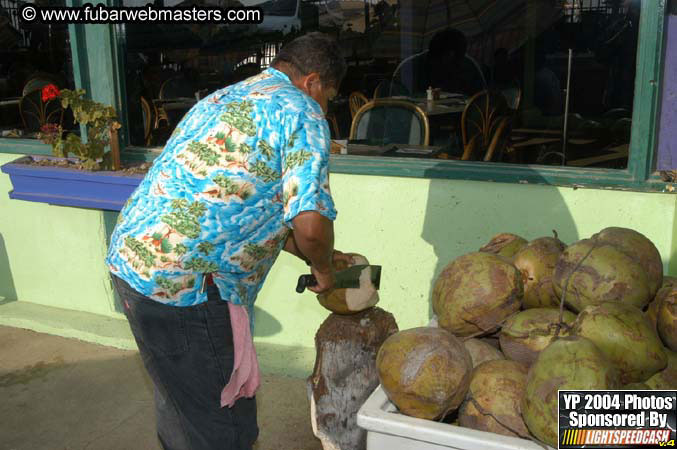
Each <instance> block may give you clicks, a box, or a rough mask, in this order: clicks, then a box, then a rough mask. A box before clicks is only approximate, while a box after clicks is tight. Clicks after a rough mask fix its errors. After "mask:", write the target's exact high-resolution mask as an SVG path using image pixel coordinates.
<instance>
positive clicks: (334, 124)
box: [326, 112, 341, 139]
mask: <svg viewBox="0 0 677 450" xmlns="http://www.w3.org/2000/svg"><path fill="white" fill-rule="evenodd" d="M326 119H327V122H328V123H329V127H330V129H331V131H332V132H333V134H334V135H333V138H334V139H341V130H340V129H339V125H338V120H336V114H334V113H333V112H329V113H327V116H326Z"/></svg>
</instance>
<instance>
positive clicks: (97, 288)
mask: <svg viewBox="0 0 677 450" xmlns="http://www.w3.org/2000/svg"><path fill="white" fill-rule="evenodd" d="M18 156H19V155H10V154H0V164H4V163H6V162H9V161H12V160H13V159H16V158H17V157H18ZM11 189H12V187H11V184H10V181H9V177H8V176H7V175H5V174H2V175H0V211H2V214H1V215H0V241H1V242H4V246H2V244H0V296H2V297H6V298H8V299H20V300H22V301H29V302H33V303H38V304H41V305H47V306H56V307H61V308H67V309H74V310H79V311H86V312H91V313H96V314H107V315H110V314H111V307H112V299H113V297H112V295H111V288H110V283H109V282H107V281H106V267H105V265H104V264H103V258H104V255H105V253H104V251H105V249H104V247H103V246H102V245H101V243H102V241H103V239H104V228H103V221H102V216H101V212H100V211H96V210H88V209H78V208H67V207H61V206H51V205H47V204H44V203H33V202H25V201H18V200H10V199H9V197H8V196H7V192H9V191H10V190H11ZM3 247H4V252H3ZM3 253H4V254H3Z"/></svg>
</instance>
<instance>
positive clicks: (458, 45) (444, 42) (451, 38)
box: [428, 28, 468, 58]
mask: <svg viewBox="0 0 677 450" xmlns="http://www.w3.org/2000/svg"><path fill="white" fill-rule="evenodd" d="M467 50H468V40H467V39H466V37H465V34H463V32H461V31H459V30H457V29H455V28H447V29H445V30H442V31H440V32H439V33H437V34H435V36H433V38H432V39H431V40H430V45H429V46H428V52H429V53H430V54H431V55H432V56H440V55H443V54H444V53H446V52H453V53H454V57H455V58H463V57H464V56H465V52H466V51H467Z"/></svg>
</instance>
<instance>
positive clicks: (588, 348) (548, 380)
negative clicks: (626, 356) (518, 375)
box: [522, 336, 619, 448]
mask: <svg viewBox="0 0 677 450" xmlns="http://www.w3.org/2000/svg"><path fill="white" fill-rule="evenodd" d="M618 386H619V383H618V375H617V372H616V369H615V368H614V366H613V364H612V363H611V361H609V359H608V358H607V357H606V356H605V355H604V353H602V351H601V350H600V349H599V348H597V346H596V345H595V344H594V343H593V342H592V341H591V340H589V339H586V338H584V337H581V336H567V337H563V338H560V339H557V340H556V341H555V342H553V343H552V344H550V345H549V346H548V347H546V348H545V350H543V351H542V352H541V353H540V354H539V355H538V358H537V359H536V362H534V364H533V365H532V366H531V368H530V369H529V375H528V377H527V389H526V394H525V395H524V397H523V398H522V417H523V418H524V422H525V423H526V424H527V427H528V428H529V431H530V432H531V434H533V435H534V436H535V437H536V438H537V439H539V440H541V441H543V442H545V443H547V444H548V445H551V446H552V447H554V448H557V430H558V418H559V411H558V409H557V398H558V395H557V390H558V389H563V390H567V389H570V390H586V389H591V390H607V389H616V388H617V387H618Z"/></svg>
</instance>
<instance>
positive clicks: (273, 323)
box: [254, 305, 282, 338]
mask: <svg viewBox="0 0 677 450" xmlns="http://www.w3.org/2000/svg"><path fill="white" fill-rule="evenodd" d="M254 319H255V320H256V326H255V327H254V337H255V338H257V337H267V336H275V335H276V334H278V333H280V332H281V331H282V324H281V323H280V322H279V321H278V320H277V319H276V318H275V317H273V315H272V314H270V313H268V312H267V311H266V310H265V309H261V308H259V307H258V306H256V305H254Z"/></svg>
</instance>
